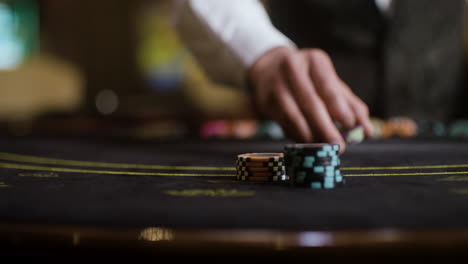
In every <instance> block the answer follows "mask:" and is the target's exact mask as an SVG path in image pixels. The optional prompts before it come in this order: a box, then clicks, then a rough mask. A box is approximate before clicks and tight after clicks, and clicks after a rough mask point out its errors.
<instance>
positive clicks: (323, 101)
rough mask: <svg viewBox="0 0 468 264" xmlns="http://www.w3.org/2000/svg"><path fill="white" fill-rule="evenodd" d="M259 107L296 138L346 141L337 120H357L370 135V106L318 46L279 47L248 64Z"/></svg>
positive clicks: (347, 122)
mask: <svg viewBox="0 0 468 264" xmlns="http://www.w3.org/2000/svg"><path fill="white" fill-rule="evenodd" d="M248 77H249V83H250V86H251V87H252V89H253V94H254V101H255V104H256V108H257V109H258V111H259V112H260V113H261V114H262V115H266V116H268V117H269V118H271V119H273V120H275V121H276V122H278V123H279V124H280V125H281V127H282V128H283V130H284V131H285V133H286V134H287V135H288V136H289V137H291V138H292V139H294V140H296V141H298V142H304V143H311V142H328V143H338V144H340V152H341V153H343V152H344V150H345V148H346V144H345V142H344V139H343V137H342V136H341V134H340V131H339V130H338V128H337V127H336V125H335V122H338V123H339V124H340V125H341V126H342V127H343V128H344V129H351V128H353V127H355V126H356V125H361V126H363V128H364V131H365V134H366V136H371V134H372V124H371V122H370V118H369V110H368V107H367V105H366V104H365V103H364V102H363V101H361V99H359V98H358V97H357V96H356V95H355V94H354V93H353V92H352V90H351V89H350V88H349V87H348V85H346V84H345V83H344V82H343V81H342V80H341V79H340V78H339V76H338V75H337V73H336V71H335V68H334V66H333V63H332V61H331V59H330V57H329V56H328V54H326V53H325V52H324V51H322V50H319V49H295V48H291V47H278V48H274V49H271V50H269V51H268V52H266V53H265V54H263V55H262V56H261V57H260V58H259V59H258V60H257V61H256V62H255V63H254V65H253V66H252V67H251V68H250V69H249V72H248Z"/></svg>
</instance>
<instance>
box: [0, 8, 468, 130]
mask: <svg viewBox="0 0 468 264" xmlns="http://www.w3.org/2000/svg"><path fill="white" fill-rule="evenodd" d="M170 17H171V12H170V0H164V1H163V0H157V1H148V0H135V1H121V0H117V1H116V0H114V1H110V0H99V1H91V0H80V1H76V0H0V124H1V132H2V133H8V134H14V135H18V136H21V135H28V134H31V133H47V134H52V135H58V134H63V133H67V134H77V135H83V134H89V135H96V134H97V135H109V136H131V137H135V138H174V137H176V138H180V137H202V138H210V137H218V138H219V137H221V138H226V137H228V138H229V137H234V138H251V137H269V138H274V139H280V138H283V137H284V135H283V133H282V130H281V128H279V127H278V126H277V125H276V124H275V123H274V122H271V121H269V120H259V119H258V117H257V116H256V115H255V113H254V111H253V107H252V105H251V102H250V101H249V98H248V96H247V94H245V93H244V92H242V91H240V89H236V88H235V87H226V86H222V85H219V84H216V83H213V82H211V81H210V79H209V78H207V76H205V75H204V73H203V71H202V70H201V68H200V67H199V65H197V63H196V61H195V60H194V59H193V58H192V57H191V55H190V53H189V52H188V51H187V50H186V49H185V48H184V47H183V45H182V44H181V43H180V41H179V40H178V37H177V35H176V33H175V32H174V30H173V28H172V26H171V24H170ZM465 46H468V45H465ZM465 50H467V49H465Z"/></svg>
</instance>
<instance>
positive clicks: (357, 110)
mask: <svg viewBox="0 0 468 264" xmlns="http://www.w3.org/2000/svg"><path fill="white" fill-rule="evenodd" d="M345 86H346V88H347V89H346V93H347V95H348V96H347V98H348V100H349V105H350V107H351V109H352V111H353V112H354V115H355V116H356V120H357V123H358V124H360V125H361V126H362V127H363V128H364V133H365V135H366V136H367V137H371V136H372V133H373V130H374V128H373V126H372V122H371V120H370V115H369V108H368V107H367V105H366V104H365V103H364V102H363V101H362V100H361V99H359V97H357V96H356V95H355V94H354V93H353V92H352V91H351V89H350V88H349V87H348V86H347V85H345Z"/></svg>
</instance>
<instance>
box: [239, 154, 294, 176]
mask: <svg viewBox="0 0 468 264" xmlns="http://www.w3.org/2000/svg"><path fill="white" fill-rule="evenodd" d="M236 170H237V175H236V177H237V180H240V181H252V182H277V181H285V180H287V179H288V178H287V176H286V171H285V164H284V154H283V153H246V154H240V155H237V161H236Z"/></svg>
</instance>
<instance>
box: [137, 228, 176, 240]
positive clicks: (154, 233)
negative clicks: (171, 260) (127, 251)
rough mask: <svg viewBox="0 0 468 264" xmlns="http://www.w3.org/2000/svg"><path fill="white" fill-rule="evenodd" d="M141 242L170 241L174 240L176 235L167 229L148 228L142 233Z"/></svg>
mask: <svg viewBox="0 0 468 264" xmlns="http://www.w3.org/2000/svg"><path fill="white" fill-rule="evenodd" d="M138 239H140V240H146V241H152V242H155V241H169V240H172V239H174V234H173V232H172V230H170V229H167V228H161V227H148V228H145V229H144V230H143V231H141V233H140V236H139V237H138Z"/></svg>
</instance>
